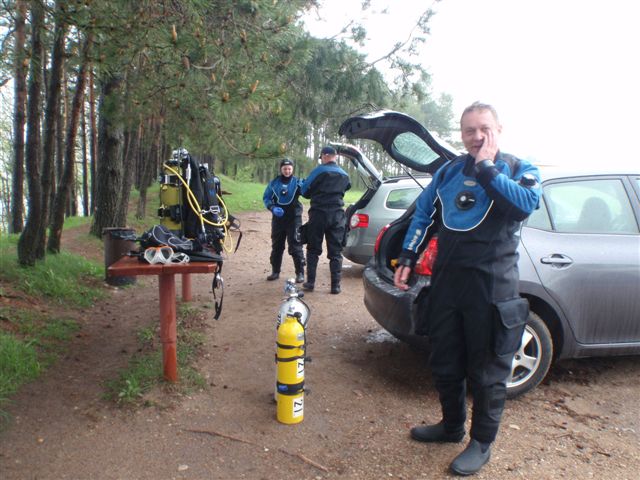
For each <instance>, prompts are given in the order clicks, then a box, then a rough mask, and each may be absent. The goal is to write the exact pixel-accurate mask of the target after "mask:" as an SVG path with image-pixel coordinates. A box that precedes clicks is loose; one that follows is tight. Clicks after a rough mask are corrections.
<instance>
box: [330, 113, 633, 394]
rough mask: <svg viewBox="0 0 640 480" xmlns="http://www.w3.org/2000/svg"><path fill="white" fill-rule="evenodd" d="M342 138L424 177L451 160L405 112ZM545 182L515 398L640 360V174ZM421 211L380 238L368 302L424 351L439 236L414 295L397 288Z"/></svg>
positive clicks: (534, 231)
mask: <svg viewBox="0 0 640 480" xmlns="http://www.w3.org/2000/svg"><path fill="white" fill-rule="evenodd" d="M340 133H341V134H342V135H344V136H346V137H347V138H361V139H369V140H373V141H376V142H378V143H379V144H381V145H382V147H383V148H384V149H385V151H386V152H387V153H388V154H389V155H390V156H391V157H392V158H394V159H395V160H396V161H398V162H401V163H403V164H405V165H408V166H410V167H411V168H413V169H415V170H417V171H420V172H424V173H434V169H437V168H438V167H439V166H440V165H441V164H442V163H443V160H444V159H446V158H447V157H448V153H447V151H446V150H447V149H446V148H444V147H440V148H438V147H437V146H434V145H433V143H432V142H433V137H431V136H429V135H428V132H426V130H424V128H422V127H421V126H420V125H419V124H418V122H417V121H415V120H414V119H412V118H411V117H409V116H407V115H403V114H400V113H397V112H378V113H374V114H370V115H365V116H357V117H353V118H350V119H348V120H346V121H345V122H344V123H343V124H342V126H341V128H340ZM408 140H409V141H408ZM421 143H422V145H420V144H421ZM434 152H435V153H437V158H436V157H434ZM449 153H451V152H449ZM429 160H430V161H429ZM541 175H542V181H543V183H542V188H543V196H542V201H541V205H540V208H539V209H538V210H536V211H535V212H534V213H533V214H532V215H531V216H530V217H529V218H528V219H527V220H526V221H525V222H524V224H523V228H522V230H521V243H520V246H519V249H518V252H519V255H520V256H519V261H518V268H519V271H520V294H521V295H522V296H523V297H525V298H527V299H528V301H529V305H530V309H531V313H530V316H529V319H528V322H527V326H526V329H525V332H524V334H523V337H522V343H521V346H520V349H519V350H518V352H517V353H516V355H515V357H514V360H513V365H512V372H511V377H510V378H509V381H508V385H507V388H508V395H509V397H514V396H516V395H519V394H522V393H524V392H527V391H529V390H531V389H532V388H534V387H536V386H537V385H538V384H539V383H540V382H541V381H542V380H543V379H544V377H545V375H546V374H547V372H548V370H549V367H550V365H551V362H552V360H559V359H566V358H578V357H590V356H608V355H629V354H640V228H639V225H640V173H632V172H619V171H614V170H613V169H610V171H608V172H597V171H581V172H578V171H575V170H566V169H565V170H562V169H559V168H553V167H541ZM414 210H415V203H414V204H413V205H411V206H410V207H409V208H408V209H407V211H406V212H405V213H404V214H403V215H402V216H401V217H400V218H398V219H397V220H395V221H394V222H392V223H391V224H390V225H387V226H386V227H385V228H384V229H383V230H382V231H381V232H380V234H379V237H378V239H377V242H376V251H375V254H374V257H373V259H372V261H371V262H370V263H369V264H368V265H367V266H366V267H365V270H364V273H363V280H364V303H365V305H366V308H367V309H368V311H369V312H370V313H371V315H372V316H373V317H374V318H375V319H376V321H377V322H378V323H379V324H380V325H382V326H383V327H384V328H385V329H386V330H388V331H389V332H390V333H392V334H393V335H395V336H396V337H398V338H400V339H402V340H405V341H408V342H411V343H413V344H416V345H421V346H424V345H426V342H425V340H426V339H425V338H424V337H420V336H417V335H416V334H415V325H416V317H417V314H418V311H419V310H420V309H421V306H422V305H423V303H424V302H425V300H426V299H427V297H428V295H429V286H430V279H431V277H430V275H431V265H432V264H433V259H435V255H437V238H434V239H432V240H431V241H430V242H429V245H427V247H426V249H425V251H424V252H423V253H422V256H421V257H420V259H419V261H418V264H417V265H416V268H415V270H414V275H412V278H411V280H410V289H409V290H408V291H406V292H404V291H401V290H399V289H397V288H396V287H395V286H394V285H393V273H394V264H395V263H394V261H395V259H396V258H397V257H398V255H399V254H400V251H401V249H402V242H403V239H404V236H405V233H406V230H407V228H408V226H409V223H410V221H411V216H412V214H413V211H414Z"/></svg>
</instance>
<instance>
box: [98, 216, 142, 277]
mask: <svg viewBox="0 0 640 480" xmlns="http://www.w3.org/2000/svg"><path fill="white" fill-rule="evenodd" d="M135 238H136V232H135V231H134V230H133V229H132V228H125V227H109V228H104V229H103V230H102V241H103V242H104V276H105V280H106V282H107V283H108V284H109V285H114V286H122V285H131V284H132V283H136V277H124V276H122V277H110V276H108V275H107V269H108V268H109V267H110V266H111V265H113V264H114V263H115V262H117V261H118V260H120V258H122V256H123V255H126V254H127V253H129V252H131V251H134V250H135V249H136V242H135Z"/></svg>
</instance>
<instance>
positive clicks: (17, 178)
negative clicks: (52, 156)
mask: <svg viewBox="0 0 640 480" xmlns="http://www.w3.org/2000/svg"><path fill="white" fill-rule="evenodd" d="M26 15H27V4H26V2H25V1H24V0H18V1H17V2H16V30H15V54H14V60H13V61H14V72H15V78H14V83H13V87H14V90H13V91H14V102H15V103H14V112H15V113H14V116H13V175H12V190H11V221H10V222H9V232H11V233H20V232H22V227H23V223H22V217H23V215H24V207H23V205H24V119H25V103H26V99H27V84H26V65H25V63H26V56H25V50H24V44H25V39H26V34H25V17H26Z"/></svg>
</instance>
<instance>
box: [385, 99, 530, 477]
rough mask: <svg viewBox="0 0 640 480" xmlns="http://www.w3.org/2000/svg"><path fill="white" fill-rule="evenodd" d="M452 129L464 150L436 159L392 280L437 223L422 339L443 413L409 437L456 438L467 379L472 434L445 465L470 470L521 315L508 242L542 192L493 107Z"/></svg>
mask: <svg viewBox="0 0 640 480" xmlns="http://www.w3.org/2000/svg"><path fill="white" fill-rule="evenodd" d="M460 127H461V135H462V141H463V143H464V146H465V148H466V149H467V152H468V153H467V154H465V155H461V156H459V157H457V158H455V159H454V160H452V161H450V162H448V163H447V164H445V165H444V166H442V167H441V168H440V169H439V170H438V171H437V172H436V173H435V175H434V177H433V181H432V182H431V183H430V184H429V186H428V187H427V188H426V189H425V190H424V191H423V192H422V193H421V195H420V197H419V198H418V200H417V203H416V211H415V215H414V217H413V219H412V221H411V225H410V226H409V230H408V231H407V234H406V236H405V238H404V244H403V250H402V253H401V255H400V258H399V259H398V268H397V269H396V272H395V277H394V282H395V285H396V286H397V287H398V288H401V289H403V290H406V289H407V288H408V286H407V280H408V278H409V275H410V272H411V270H412V268H413V266H414V265H415V263H416V260H417V257H418V253H419V251H420V250H421V249H422V248H421V247H422V246H423V245H425V241H426V240H427V239H428V238H429V237H431V236H432V234H433V230H435V229H437V235H438V253H437V257H436V261H435V264H434V267H433V275H432V277H431V287H430V290H429V297H428V300H427V306H426V311H425V312H421V313H422V314H423V316H422V324H421V325H420V330H421V333H424V334H426V335H428V336H429V342H430V345H431V354H430V361H429V362H430V366H431V369H432V374H433V378H434V382H435V386H436V389H437V390H438V393H439V397H440V404H441V407H442V420H441V421H440V422H439V423H437V424H434V425H423V426H417V427H414V428H412V429H411V436H412V438H413V439H415V440H418V441H422V442H460V441H462V439H463V437H464V434H465V429H464V424H465V420H466V387H467V382H468V384H469V387H470V390H471V393H472V395H473V413H472V418H471V430H470V436H471V439H470V442H469V444H468V445H467V447H466V448H465V450H464V451H463V452H462V453H460V454H459V455H458V456H457V457H456V458H455V459H454V460H453V462H452V463H451V470H452V471H453V472H454V473H456V474H458V475H471V474H474V473H476V472H477V471H478V470H480V468H482V466H483V465H484V464H486V463H487V462H488V461H489V458H490V455H491V444H492V443H493V441H494V440H495V438H496V435H497V433H498V427H499V425H500V418H501V416H502V412H503V409H504V404H505V399H506V380H507V378H508V377H509V375H510V373H511V363H512V360H513V356H514V353H515V352H516V351H517V349H518V348H519V346H520V342H521V338H522V334H523V331H524V327H525V323H526V319H527V317H528V313H529V307H528V303H527V302H526V300H525V299H522V298H520V296H519V293H518V268H517V260H518V254H517V253H516V248H517V246H518V242H519V231H520V226H521V222H522V221H523V220H524V219H526V218H527V217H528V216H529V215H530V214H531V212H532V211H533V210H535V209H536V208H537V207H538V203H539V199H540V194H541V191H540V176H539V172H538V169H537V167H535V166H533V165H531V164H530V163H529V162H527V161H524V160H520V159H517V158H516V157H514V156H512V155H509V154H507V153H503V152H501V151H500V150H499V149H498V136H499V134H500V132H501V130H502V126H501V125H500V123H499V120H498V115H497V113H496V111H495V109H494V108H493V107H492V106H491V105H487V104H483V103H479V102H476V103H474V104H472V105H470V106H469V107H467V108H466V109H465V110H464V112H463V114H462V117H461V120H460Z"/></svg>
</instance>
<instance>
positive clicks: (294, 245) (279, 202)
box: [262, 158, 305, 283]
mask: <svg viewBox="0 0 640 480" xmlns="http://www.w3.org/2000/svg"><path fill="white" fill-rule="evenodd" d="M293 167H294V165H293V161H292V160H290V159H288V158H285V159H283V160H282V161H281V162H280V175H278V176H277V177H276V178H274V179H273V180H271V182H269V185H267V188H266V189H265V191H264V194H263V197H262V200H263V203H264V206H265V207H266V208H267V209H268V210H270V211H271V213H272V214H273V216H272V217H271V257H270V262H271V274H270V275H269V276H268V277H267V280H276V279H277V278H278V277H279V276H280V269H281V267H282V256H283V254H284V245H285V240H286V242H287V243H288V245H289V248H288V252H289V255H291V257H292V258H293V265H294V267H295V271H296V278H295V281H296V283H302V282H304V265H305V262H304V253H303V251H302V243H301V241H300V226H301V225H302V204H301V203H300V200H299V199H298V198H299V197H300V187H301V185H302V181H301V180H300V179H299V178H297V177H295V176H294V175H293Z"/></svg>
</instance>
